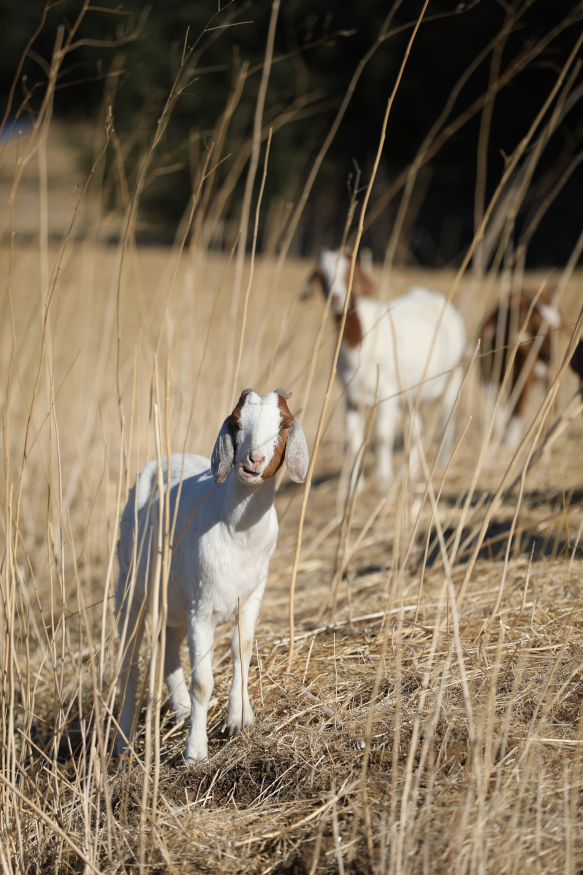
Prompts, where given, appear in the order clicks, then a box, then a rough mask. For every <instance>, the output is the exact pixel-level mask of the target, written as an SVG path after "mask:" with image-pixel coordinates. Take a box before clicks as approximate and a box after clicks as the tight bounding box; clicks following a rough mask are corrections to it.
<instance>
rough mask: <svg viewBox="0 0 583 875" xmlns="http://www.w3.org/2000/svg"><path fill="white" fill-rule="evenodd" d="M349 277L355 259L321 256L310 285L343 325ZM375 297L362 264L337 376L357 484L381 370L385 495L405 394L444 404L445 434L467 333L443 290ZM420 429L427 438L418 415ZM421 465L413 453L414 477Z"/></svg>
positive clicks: (378, 434) (380, 451) (379, 445)
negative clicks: (369, 411) (385, 298)
mask: <svg viewBox="0 0 583 875" xmlns="http://www.w3.org/2000/svg"><path fill="white" fill-rule="evenodd" d="M349 275H350V259H349V258H348V257H347V256H346V255H340V254H339V253H338V252H330V251H325V252H321V253H320V257H319V260H318V267H317V268H316V270H315V272H314V274H313V275H312V277H311V281H312V282H315V281H317V282H319V283H320V285H321V287H322V291H323V292H324V296H325V298H328V296H330V295H331V296H332V300H331V310H332V313H333V314H334V315H335V317H336V321H337V322H338V323H340V320H341V318H342V312H343V310H344V303H345V301H346V295H347V291H348V281H349ZM372 292H373V283H372V279H371V277H370V275H369V274H368V273H367V272H366V271H364V270H363V269H362V267H361V266H360V265H358V264H357V265H356V266H355V272H354V280H353V285H352V295H351V301H350V306H349V310H348V314H347V319H346V325H345V329H344V335H343V337H342V344H341V347H340V355H339V357H338V376H339V377H340V380H341V381H342V384H343V386H344V388H345V390H346V395H345V402H346V436H347V442H348V463H349V465H350V466H351V467H352V470H353V472H354V473H353V481H354V475H355V473H356V470H357V467H358V465H357V464H356V463H357V461H358V457H359V452H360V450H361V447H362V443H363V439H364V432H365V420H366V408H367V407H369V408H370V407H371V406H372V405H373V404H374V399H375V391H376V382H377V365H378V367H379V387H378V398H379V404H378V409H377V413H376V428H375V443H376V453H377V477H376V481H377V484H378V485H379V487H381V488H383V489H384V488H386V487H387V486H388V484H389V483H390V482H391V480H392V477H393V461H392V460H393V442H394V436H395V430H396V427H397V424H398V422H399V419H400V417H401V404H402V400H403V398H402V394H403V392H405V393H407V392H410V395H411V400H412V402H413V403H415V400H416V398H417V394H418V392H422V401H434V400H436V399H439V398H440V399H441V425H442V429H443V428H445V424H446V422H447V419H448V417H449V414H450V411H451V408H452V405H453V403H454V401H455V397H456V394H457V392H458V389H459V387H460V384H461V379H462V370H461V368H459V367H458V365H459V362H460V359H461V357H462V355H463V353H464V350H465V346H466V329H465V325H464V322H463V319H462V317H461V316H460V314H459V313H458V312H457V310H456V309H455V308H454V307H453V306H452V305H451V304H448V303H447V302H446V299H445V298H444V297H443V295H440V294H438V293H437V292H430V291H428V290H427V289H423V288H421V287H419V286H416V287H414V288H412V289H411V290H410V291H409V292H408V293H407V294H406V295H403V296H401V297H400V298H395V299H394V300H392V301H389V302H387V303H383V302H380V301H375V300H374V299H373V298H372V297H371V295H372ZM306 296H307V295H304V297H306ZM440 320H441V321H440ZM430 351H431V355H430ZM428 357H429V364H428V363H427V359H428ZM426 368H427V370H426V371H425V369H426ZM452 372H453V373H452ZM424 376H425V381H424V383H423V385H421V381H422V380H423V379H424ZM405 403H406V404H407V402H405ZM417 425H418V429H419V432H421V420H420V418H419V417H418V423H417ZM417 463H418V458H417V455H416V448H414V450H413V454H412V459H411V469H412V471H413V472H415V469H416V467H417Z"/></svg>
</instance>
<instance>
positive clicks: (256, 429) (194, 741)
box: [116, 389, 308, 763]
mask: <svg viewBox="0 0 583 875" xmlns="http://www.w3.org/2000/svg"><path fill="white" fill-rule="evenodd" d="M288 397H289V396H288V395H286V393H285V392H284V391H283V390H282V389H277V390H276V391H275V392H270V393H269V394H267V395H264V396H263V397H261V396H260V395H257V394H256V393H255V392H253V391H252V390H251V389H246V390H245V391H244V392H243V393H242V394H241V397H240V398H239V402H238V404H237V406H236V407H235V409H234V410H233V412H232V413H231V415H230V416H228V417H227V418H226V419H225V421H224V423H223V425H222V426H221V430H220V432H219V435H218V437H217V440H216V443H215V447H214V450H213V454H212V459H211V460H210V461H209V460H208V459H205V458H204V457H203V456H193V455H188V456H186V457H185V460H184V481H183V484H182V493H181V496H180V503H179V506H178V515H177V522H176V529H175V531H176V540H177V539H178V537H179V534H180V533H183V536H182V538H181V539H180V541H179V542H178V543H177V545H176V547H175V549H174V551H173V553H172V562H171V566H170V575H169V579H168V622H167V628H166V654H165V662H164V679H165V681H166V685H167V687H168V693H169V697H170V707H171V708H172V709H173V710H174V711H175V712H176V715H177V718H178V719H181V718H183V717H186V716H187V715H188V714H190V732H189V734H188V740H187V742H186V753H185V759H186V762H187V763H193V762H198V761H200V760H204V759H206V757H207V756H208V742H207V734H206V720H207V711H208V703H209V700H210V697H211V694H212V690H213V675H212V664H211V650H212V644H213V636H214V630H215V626H216V625H217V623H222V622H225V621H226V620H228V619H229V618H231V617H232V616H233V614H234V613H235V612H236V611H237V606H238V598H240V599H241V631H242V638H243V641H242V644H241V651H242V654H243V665H241V658H240V651H239V631H238V627H237V626H235V631H234V632H233V637H232V644H231V653H232V656H233V668H234V670H233V683H232V686H231V691H230V693H229V702H228V707H227V726H228V728H229V732H230V733H231V734H232V733H233V732H235V731H236V730H237V729H238V728H240V727H241V725H242V713H243V714H244V718H243V719H244V725H245V726H248V725H249V724H250V723H251V722H252V720H253V711H252V709H251V704H250V702H249V696H248V694H247V680H248V673H249V662H250V660H251V652H252V646H253V630H254V627H255V621H256V619H257V615H258V613H259V607H260V605H261V599H262V597H263V591H264V589H265V582H266V580H267V571H268V566H269V560H270V558H271V555H272V553H273V551H274V549H275V545H276V541H277V533H278V524H277V514H276V511H275V508H274V506H273V496H274V488H275V479H274V477H273V475H274V474H275V473H276V471H277V470H278V469H279V468H280V467H281V465H282V464H283V460H284V458H285V460H286V463H287V467H288V471H289V474H290V477H291V478H292V480H294V481H295V482H296V483H301V482H302V481H303V480H304V478H305V476H306V472H307V467H308V448H307V445H306V439H305V437H304V433H303V431H302V427H301V425H300V423H299V422H298V420H297V419H295V418H294V417H293V416H292V415H291V413H290V411H289V408H288V406H287V403H286V398H288ZM233 467H234V471H233V472H232V473H231V471H232V469H233ZM157 469H158V466H157V463H156V462H155V461H153V462H149V463H148V464H147V465H146V466H145V468H143V469H142V471H141V472H140V474H139V477H138V481H137V484H136V486H134V487H133V488H132V490H131V492H130V496H129V500H128V503H127V505H126V508H125V510H124V513H123V516H122V520H121V531H120V540H119V548H118V554H119V565H120V572H119V581H118V585H117V593H116V605H117V612H118V614H119V617H120V629H121V630H122V633H121V637H122V646H123V640H124V639H125V640H126V641H132V635H133V636H134V637H133V642H132V643H131V645H130V646H127V647H126V648H125V652H124V654H123V663H122V673H121V701H122V707H121V716H120V730H121V732H120V734H119V736H118V741H117V747H118V752H119V753H123V752H124V751H125V750H126V748H127V747H128V746H129V745H131V738H130V736H131V732H132V724H133V718H134V710H135V704H136V693H137V688H138V680H139V671H138V666H137V657H138V652H139V647H140V641H141V639H142V635H143V630H144V615H145V613H146V611H145V607H146V605H145V602H146V600H147V597H148V593H149V592H151V590H152V585H153V581H152V579H151V578H152V577H153V571H152V569H153V568H154V566H155V564H156V563H155V555H154V554H155V551H156V550H157V549H158V545H157V543H155V545H154V546H153V547H151V546H150V545H152V543H153V542H155V541H156V540H157V539H156V538H155V536H153V535H152V534H151V527H152V513H151V510H152V508H154V507H155V506H156V505H157V504H158V501H159V498H158V488H157ZM167 469H168V464H167V460H166V459H164V460H163V474H164V486H165V488H166V487H167V483H168V480H170V490H171V493H170V508H171V513H172V514H174V507H175V503H176V497H177V492H178V486H179V482H180V475H181V469H182V456H180V455H174V456H172V464H171V471H170V477H168V470H167ZM213 480H214V483H215V484H219V485H218V487H217V488H216V489H214V491H213ZM211 492H212V494H210V493H211ZM207 496H208V498H207ZM205 498H206V501H205V502H204V504H203V505H202V507H201V508H200V510H198V512H197V513H195V511H196V508H197V507H198V505H199V504H200V503H201V501H203V500H204V499H205ZM136 504H137V518H138V533H137V535H136V532H135V523H134V521H135V515H136V507H135V505H136ZM193 514H195V515H194V516H193ZM136 537H137V542H136V553H137V556H138V559H137V561H136V565H137V572H136V573H135V574H134V575H132V565H133V556H134V539H135V538H136ZM132 577H133V578H135V584H133V585H132ZM148 578H150V579H148ZM130 589H133V593H130V592H129V590H130ZM126 622H127V634H126V635H124V634H123V630H124V626H125V625H126ZM187 632H188V647H189V652H190V665H191V685H190V695H189V692H188V690H187V687H186V684H185V682H184V674H183V671H182V667H181V664H180V644H181V642H182V640H183V638H184V636H185V634H186V633H187ZM134 633H135V634H134ZM243 690H244V694H243V695H244V703H243V702H242V691H243Z"/></svg>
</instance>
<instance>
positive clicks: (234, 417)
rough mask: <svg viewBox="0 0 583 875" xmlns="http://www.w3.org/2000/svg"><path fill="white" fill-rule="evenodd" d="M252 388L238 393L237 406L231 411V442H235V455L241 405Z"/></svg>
mask: <svg viewBox="0 0 583 875" xmlns="http://www.w3.org/2000/svg"><path fill="white" fill-rule="evenodd" d="M252 391H253V389H243V391H242V392H241V394H240V395H239V400H238V401H237V406H236V407H235V409H234V410H233V412H232V413H231V427H232V429H233V442H234V444H235V455H236V453H237V432H238V431H239V425H240V419H241V410H242V409H243V405H244V403H245V401H246V400H247V395H248V394H249V392H252Z"/></svg>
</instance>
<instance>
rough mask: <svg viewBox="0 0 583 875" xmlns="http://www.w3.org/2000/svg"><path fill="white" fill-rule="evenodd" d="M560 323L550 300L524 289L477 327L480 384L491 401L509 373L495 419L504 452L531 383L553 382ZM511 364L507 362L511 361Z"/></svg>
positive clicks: (512, 443) (511, 444)
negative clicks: (501, 406)
mask: <svg viewBox="0 0 583 875" xmlns="http://www.w3.org/2000/svg"><path fill="white" fill-rule="evenodd" d="M562 324H563V319H562V316H561V312H560V310H559V309H558V307H556V306H554V304H553V302H552V299H551V296H550V295H549V294H548V293H547V292H544V291H543V292H541V293H540V294H539V295H538V296H537V295H536V294H535V293H534V292H531V291H529V290H527V289H522V290H521V291H519V292H513V293H511V294H510V296H509V298H508V301H507V302H506V303H501V304H500V305H499V306H498V307H496V309H495V310H494V311H493V312H492V313H490V315H489V316H488V318H487V319H486V320H485V321H484V322H483V323H482V327H481V329H480V337H481V341H482V350H481V352H482V355H481V359H480V362H481V371H482V379H483V380H484V383H485V384H486V386H487V387H488V390H489V392H490V394H491V395H492V397H496V396H497V395H498V393H499V391H500V388H501V386H502V384H503V383H504V380H505V378H506V373H507V371H508V368H510V369H511V370H510V373H509V374H508V379H507V384H506V393H507V397H508V402H507V404H506V407H505V409H504V410H503V411H502V413H501V416H500V417H499V419H498V426H497V427H498V432H499V434H500V435H504V438H505V443H506V445H507V447H508V448H509V449H514V448H516V446H517V445H518V443H519V441H520V438H521V435H522V431H523V417H524V413H525V409H526V404H527V401H528V396H529V393H530V390H531V387H532V384H533V382H535V381H536V380H537V379H538V380H546V381H547V384H548V383H550V380H551V378H552V370H553V368H552V362H553V359H555V358H556V356H555V350H556V349H557V347H556V344H557V339H558V334H557V329H559V328H561V326H562ZM513 355H514V360H513V361H512V356H513Z"/></svg>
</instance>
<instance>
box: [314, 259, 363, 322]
mask: <svg viewBox="0 0 583 875" xmlns="http://www.w3.org/2000/svg"><path fill="white" fill-rule="evenodd" d="M368 252H369V250H365V253H366V255H365V261H366V264H367V265H369V262H370V257H368ZM361 260H362V257H361ZM349 280H350V256H349V255H345V254H342V255H341V254H340V252H338V250H335V251H332V250H328V249H324V250H322V252H320V255H319V257H318V267H317V268H316V270H315V271H314V273H313V274H312V276H311V277H310V286H311V284H313V283H315V282H318V283H319V284H320V286H321V288H322V292H323V293H324V297H325V298H328V297H330V296H331V301H330V309H331V310H332V313H334V314H335V315H336V316H341V315H342V311H343V310H344V302H345V301H346V295H347V293H348V283H349ZM372 292H373V283H372V279H371V276H370V267H369V266H367V268H364V267H363V266H362V265H359V264H356V265H355V267H354V278H353V281H352V298H353V299H354V300H356V299H357V298H361V297H368V296H370V295H372ZM309 296H310V291H306V292H304V294H303V297H304V298H307V297H309Z"/></svg>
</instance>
